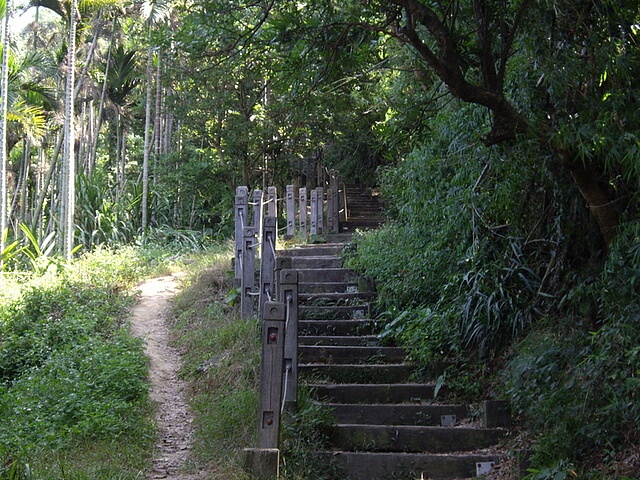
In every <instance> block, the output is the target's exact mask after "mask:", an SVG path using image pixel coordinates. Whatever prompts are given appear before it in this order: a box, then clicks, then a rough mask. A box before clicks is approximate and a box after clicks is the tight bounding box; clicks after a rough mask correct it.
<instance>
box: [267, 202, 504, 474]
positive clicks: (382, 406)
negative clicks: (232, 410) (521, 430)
mask: <svg viewBox="0 0 640 480" xmlns="http://www.w3.org/2000/svg"><path fill="white" fill-rule="evenodd" d="M358 196H359V197H360V198H358V202H357V203H354V204H353V205H357V208H352V210H351V211H352V212H353V216H352V217H350V218H352V220H350V221H352V222H353V223H347V232H348V231H349V230H350V229H355V228H368V227H374V226H377V225H378V224H379V223H380V221H381V219H382V216H381V215H379V210H377V212H378V214H373V212H376V210H375V208H374V207H375V206H372V205H371V204H372V203H373V200H372V199H371V196H370V195H369V200H367V199H366V196H367V195H366V193H359V194H358ZM367 215H371V218H370V219H369V220H367V218H366V216H367ZM343 235H344V234H343ZM343 235H342V236H339V237H337V238H338V239H339V240H343V239H344V236H343ZM334 238H336V237H334ZM328 241H332V237H331V236H328ZM343 248H344V243H329V244H324V245H316V246H300V247H297V248H292V249H289V250H285V251H281V252H279V255H280V256H288V257H291V259H292V268H294V269H296V270H298V272H299V282H300V283H299V286H298V290H299V307H298V312H299V326H298V332H299V336H298V344H299V364H298V372H299V375H300V382H301V384H305V383H306V385H307V386H308V388H309V389H310V390H311V391H312V394H313V397H314V398H315V401H317V402H320V403H322V404H323V405H324V406H325V407H326V408H327V409H330V410H331V412H332V414H333V418H334V421H335V423H334V424H333V425H332V426H331V427H330V428H329V431H328V443H327V445H326V449H325V450H323V451H321V452H317V456H318V459H319V461H320V462H323V463H325V464H326V465H327V470H326V471H327V472H339V473H336V474H332V475H334V476H332V477H331V478H335V479H336V480H338V479H339V480H346V479H351V480H378V479H380V480H382V479H411V480H416V479H421V478H424V479H432V480H436V479H455V478H471V477H476V476H478V473H482V472H486V471H487V470H488V469H490V468H491V466H492V465H493V464H495V463H496V462H498V461H499V455H497V454H495V453H492V451H491V448H492V447H493V446H495V445H496V444H497V443H499V442H500V440H501V439H502V438H503V437H504V436H505V435H506V434H507V433H508V430H506V429H503V428H481V427H479V426H477V425H473V424H472V423H471V422H470V420H469V418H468V408H467V406H465V405H450V404H440V403H434V401H433V399H434V389H435V386H434V383H433V382H429V381H426V380H425V379H419V380H416V379H415V377H414V372H415V368H414V366H413V365H410V364H408V363H407V362H406V361H405V352H404V351H403V350H402V349H401V348H398V347H396V346H394V345H388V344H384V343H381V341H380V340H379V338H378V336H377V335H376V326H375V322H374V321H373V320H372V318H371V311H370V304H371V302H372V300H374V298H375V292H373V291H372V289H371V288H370V286H369V285H367V283H366V282H364V281H363V280H362V279H359V278H358V277H357V275H355V274H354V273H353V272H352V271H349V270H347V269H345V268H343V266H342V259H341V257H340V254H341V251H342V249H343ZM437 373H438V372H436V371H434V372H432V375H433V377H432V378H431V380H433V378H435V376H436V375H437ZM322 478H327V477H326V476H325V477H322Z"/></svg>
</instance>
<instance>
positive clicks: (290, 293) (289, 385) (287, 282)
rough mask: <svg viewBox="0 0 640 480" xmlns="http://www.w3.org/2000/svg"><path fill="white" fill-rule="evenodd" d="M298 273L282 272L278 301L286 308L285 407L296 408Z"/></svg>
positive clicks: (291, 271)
mask: <svg viewBox="0 0 640 480" xmlns="http://www.w3.org/2000/svg"><path fill="white" fill-rule="evenodd" d="M298 280H299V279H298V271H297V270H291V269H290V270H282V272H280V288H279V290H278V301H279V302H282V303H283V304H284V305H285V306H286V323H285V344H284V369H285V379H286V382H285V389H284V398H283V406H284V405H286V404H288V405H290V406H292V407H293V408H295V405H297V402H298Z"/></svg>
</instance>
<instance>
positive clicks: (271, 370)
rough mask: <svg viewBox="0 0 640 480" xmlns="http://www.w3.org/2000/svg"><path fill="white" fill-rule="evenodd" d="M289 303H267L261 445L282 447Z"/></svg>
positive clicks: (263, 351) (259, 438) (265, 307)
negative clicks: (280, 438) (283, 394)
mask: <svg viewBox="0 0 640 480" xmlns="http://www.w3.org/2000/svg"><path fill="white" fill-rule="evenodd" d="M285 315H286V311H285V304H284V303H279V302H266V303H265V305H264V311H263V312H262V316H263V333H262V363H261V365H260V418H259V422H260V424H259V429H258V448H278V440H279V433H280V415H281V410H282V380H283V378H282V377H283V373H284V368H283V366H284V341H285V332H284V329H285V320H286V318H285Z"/></svg>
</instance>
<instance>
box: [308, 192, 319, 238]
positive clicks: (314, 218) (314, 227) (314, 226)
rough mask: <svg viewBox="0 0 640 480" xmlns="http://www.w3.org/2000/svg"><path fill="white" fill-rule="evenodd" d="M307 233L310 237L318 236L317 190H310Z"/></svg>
mask: <svg viewBox="0 0 640 480" xmlns="http://www.w3.org/2000/svg"><path fill="white" fill-rule="evenodd" d="M309 233H310V234H311V235H317V234H318V190H317V189H315V188H314V189H313V190H311V227H310V231H309Z"/></svg>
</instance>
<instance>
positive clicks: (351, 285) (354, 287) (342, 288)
mask: <svg viewBox="0 0 640 480" xmlns="http://www.w3.org/2000/svg"><path fill="white" fill-rule="evenodd" d="M360 286H361V285H360V282H358V281H357V280H353V281H349V282H322V283H317V282H300V283H298V294H303V295H304V294H322V293H346V292H357V291H358V290H359V289H360Z"/></svg>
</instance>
